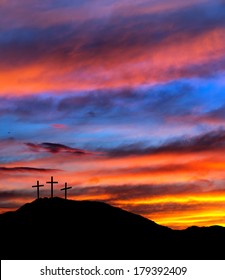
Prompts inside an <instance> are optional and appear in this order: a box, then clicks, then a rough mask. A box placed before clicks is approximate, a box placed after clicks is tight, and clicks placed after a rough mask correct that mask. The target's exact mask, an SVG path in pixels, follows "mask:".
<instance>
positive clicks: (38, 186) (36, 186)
mask: <svg viewBox="0 0 225 280" xmlns="http://www.w3.org/2000/svg"><path fill="white" fill-rule="evenodd" d="M40 187H44V185H40V184H39V181H37V185H35V186H32V188H37V198H39V188H40Z"/></svg>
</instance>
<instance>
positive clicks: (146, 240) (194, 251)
mask: <svg viewBox="0 0 225 280" xmlns="http://www.w3.org/2000/svg"><path fill="white" fill-rule="evenodd" d="M0 228H1V234H0V235H1V242H2V246H1V251H0V255H1V259H221V258H222V259H223V258H224V254H223V249H225V245H224V240H225V228H223V227H219V226H214V227H206V228H198V227H191V228H188V229H186V230H182V231H176V230H172V229H170V228H167V227H164V226H161V225H158V224H156V223H155V222H153V221H150V220H148V219H146V218H144V217H142V216H140V215H136V214H133V213H130V212H128V211H125V210H122V209H120V208H117V207H113V206H110V205H108V204H106V203H102V202H93V201H73V200H64V199H61V198H57V197H55V198H41V199H37V200H35V201H33V202H31V203H28V204H25V205H23V206H22V207H21V208H19V209H18V210H16V211H14V212H7V213H4V214H1V215H0ZM3 245H4V246H3Z"/></svg>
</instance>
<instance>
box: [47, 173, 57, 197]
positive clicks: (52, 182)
mask: <svg viewBox="0 0 225 280" xmlns="http://www.w3.org/2000/svg"><path fill="white" fill-rule="evenodd" d="M46 183H47V184H51V198H53V185H54V184H58V182H57V181H55V182H54V180H53V176H51V181H48V182H46Z"/></svg>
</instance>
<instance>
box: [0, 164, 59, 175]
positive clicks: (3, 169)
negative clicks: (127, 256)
mask: <svg viewBox="0 0 225 280" xmlns="http://www.w3.org/2000/svg"><path fill="white" fill-rule="evenodd" d="M49 171H54V172H56V171H59V169H47V168H34V167H25V166H19V167H0V172H4V173H5V172H7V173H13V174H15V172H28V173H32V172H49Z"/></svg>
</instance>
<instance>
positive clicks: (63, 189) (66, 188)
mask: <svg viewBox="0 0 225 280" xmlns="http://www.w3.org/2000/svg"><path fill="white" fill-rule="evenodd" d="M69 189H72V187H67V183H65V188H62V189H61V191H65V199H67V190H69Z"/></svg>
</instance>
